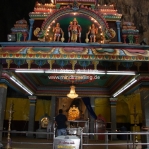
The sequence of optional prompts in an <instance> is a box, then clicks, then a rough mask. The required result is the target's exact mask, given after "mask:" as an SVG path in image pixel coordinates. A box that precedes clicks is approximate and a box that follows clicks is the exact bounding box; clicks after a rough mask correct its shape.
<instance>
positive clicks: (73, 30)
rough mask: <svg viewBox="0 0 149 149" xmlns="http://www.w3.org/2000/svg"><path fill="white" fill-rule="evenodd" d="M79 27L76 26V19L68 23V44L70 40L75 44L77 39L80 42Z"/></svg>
mask: <svg viewBox="0 0 149 149" xmlns="http://www.w3.org/2000/svg"><path fill="white" fill-rule="evenodd" d="M81 30H82V28H81V26H80V25H79V24H78V21H77V19H76V18H74V19H73V21H72V23H71V22H70V25H69V27H68V38H69V39H68V42H69V40H70V38H71V41H72V42H77V39H78V38H79V42H81Z"/></svg>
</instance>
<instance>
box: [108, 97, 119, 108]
mask: <svg viewBox="0 0 149 149" xmlns="http://www.w3.org/2000/svg"><path fill="white" fill-rule="evenodd" d="M109 101H110V105H111V106H112V105H113V106H115V105H116V103H117V98H109Z"/></svg>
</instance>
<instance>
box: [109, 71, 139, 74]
mask: <svg viewBox="0 0 149 149" xmlns="http://www.w3.org/2000/svg"><path fill="white" fill-rule="evenodd" d="M106 74H108V75H136V73H135V72H134V71H107V73H106Z"/></svg>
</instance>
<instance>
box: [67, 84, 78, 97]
mask: <svg viewBox="0 0 149 149" xmlns="http://www.w3.org/2000/svg"><path fill="white" fill-rule="evenodd" d="M67 97H69V98H71V99H74V98H77V97H78V94H76V91H75V86H74V85H72V86H70V93H69V94H67Z"/></svg>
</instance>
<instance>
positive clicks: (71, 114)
mask: <svg viewBox="0 0 149 149" xmlns="http://www.w3.org/2000/svg"><path fill="white" fill-rule="evenodd" d="M79 118H80V111H79V109H78V107H75V105H73V107H71V108H70V109H69V111H68V120H76V119H79Z"/></svg>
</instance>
